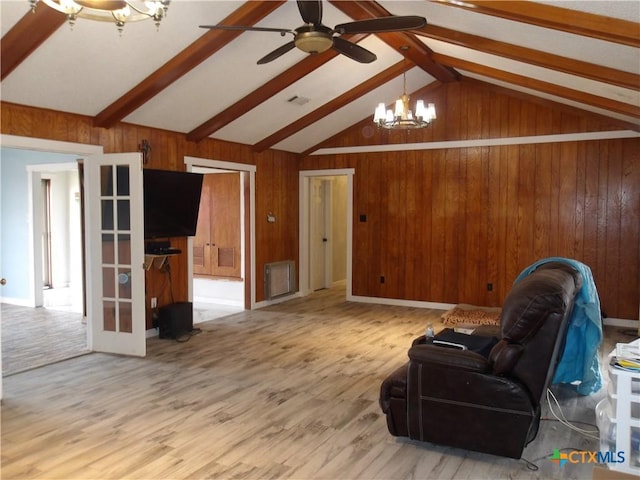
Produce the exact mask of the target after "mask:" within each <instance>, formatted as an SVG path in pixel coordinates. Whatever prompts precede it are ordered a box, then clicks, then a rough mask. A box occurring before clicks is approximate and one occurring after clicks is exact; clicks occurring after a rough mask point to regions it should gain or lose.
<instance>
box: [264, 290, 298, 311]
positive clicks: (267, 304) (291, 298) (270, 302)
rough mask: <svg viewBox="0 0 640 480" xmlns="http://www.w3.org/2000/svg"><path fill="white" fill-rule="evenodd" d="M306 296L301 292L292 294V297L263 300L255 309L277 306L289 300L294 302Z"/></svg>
mask: <svg viewBox="0 0 640 480" xmlns="http://www.w3.org/2000/svg"><path fill="white" fill-rule="evenodd" d="M301 297H304V295H303V294H302V293H300V292H295V293H292V294H291V295H285V296H283V297H279V298H274V299H272V300H263V301H262V302H257V303H256V304H255V309H256V310H257V309H259V308H264V307H268V306H269V305H277V304H278V303H282V302H286V301H288V300H293V299H294V298H301Z"/></svg>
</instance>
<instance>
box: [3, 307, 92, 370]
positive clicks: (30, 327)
mask: <svg viewBox="0 0 640 480" xmlns="http://www.w3.org/2000/svg"><path fill="white" fill-rule="evenodd" d="M0 318H2V375H3V376H5V377H6V376H8V375H14V374H16V373H19V372H23V371H25V370H30V369H32V368H37V367H41V366H43V365H48V364H51V363H54V362H59V361H61V360H66V359H68V358H72V357H77V356H78V355H83V354H85V353H87V352H88V350H87V327H86V325H85V324H83V323H82V314H81V313H77V312H70V311H63V310H55V309H49V308H28V307H20V306H15V305H7V304H1V305H0Z"/></svg>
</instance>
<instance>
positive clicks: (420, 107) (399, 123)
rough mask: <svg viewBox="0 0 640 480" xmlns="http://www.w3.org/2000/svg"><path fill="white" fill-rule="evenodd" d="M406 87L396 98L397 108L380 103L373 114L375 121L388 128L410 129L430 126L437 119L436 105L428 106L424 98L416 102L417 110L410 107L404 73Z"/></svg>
mask: <svg viewBox="0 0 640 480" xmlns="http://www.w3.org/2000/svg"><path fill="white" fill-rule="evenodd" d="M403 77H404V89H403V93H402V96H401V97H400V98H399V99H398V100H396V103H395V109H394V110H391V109H388V110H387V107H386V106H385V104H384V103H379V104H378V106H377V107H376V110H375V113H374V115H373V121H374V122H375V123H376V124H378V126H379V127H383V128H388V129H402V128H404V129H410V128H425V127H428V126H429V125H430V124H431V122H432V121H433V120H435V119H436V106H435V105H434V104H433V103H430V104H428V105H427V106H426V107H425V105H424V101H423V100H418V101H417V102H416V110H415V112H412V111H411V110H410V108H409V95H407V74H406V73H404V74H403Z"/></svg>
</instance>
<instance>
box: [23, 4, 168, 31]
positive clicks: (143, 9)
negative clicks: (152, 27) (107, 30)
mask: <svg viewBox="0 0 640 480" xmlns="http://www.w3.org/2000/svg"><path fill="white" fill-rule="evenodd" d="M38 1H39V0H29V3H30V4H31V10H32V11H35V9H36V5H37V4H38ZM42 1H43V2H44V3H45V4H46V5H48V6H49V7H51V8H53V9H54V10H57V11H59V12H62V13H64V14H65V15H66V16H67V19H68V20H69V24H70V25H71V27H73V25H74V24H75V21H76V19H77V18H87V19H89V20H98V21H100V22H113V23H115V25H116V27H117V28H118V31H119V32H120V33H121V34H122V30H123V28H124V26H125V24H126V23H127V22H139V21H140V20H149V19H153V20H154V21H155V24H156V27H158V28H160V21H161V20H162V19H163V18H164V17H165V16H166V14H167V9H168V8H169V3H170V1H171V0H146V1H144V2H140V1H137V2H134V1H131V0H42Z"/></svg>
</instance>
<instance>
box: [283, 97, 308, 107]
mask: <svg viewBox="0 0 640 480" xmlns="http://www.w3.org/2000/svg"><path fill="white" fill-rule="evenodd" d="M287 102H289V103H294V104H296V105H300V106H302V105H304V104H305V103H309V99H308V98H307V97H301V96H299V95H294V96H293V97H291V98H290V99H289V100H287Z"/></svg>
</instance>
